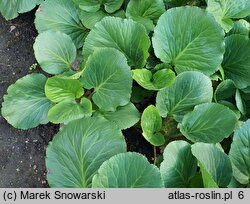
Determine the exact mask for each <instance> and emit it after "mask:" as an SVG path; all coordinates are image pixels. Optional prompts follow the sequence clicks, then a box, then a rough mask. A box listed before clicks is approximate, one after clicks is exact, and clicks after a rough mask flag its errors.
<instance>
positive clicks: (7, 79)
mask: <svg viewBox="0 0 250 204" xmlns="http://www.w3.org/2000/svg"><path fill="white" fill-rule="evenodd" d="M33 21H34V12H33V13H29V14H23V15H21V16H20V17H18V18H17V19H15V20H12V21H6V20H4V19H3V18H1V16H0V108H1V104H2V101H3V95H4V94H6V91H7V88H8V86H9V85H11V84H13V83H15V81H16V80H17V79H19V78H21V77H23V76H25V75H26V74H29V73H32V72H40V71H41V70H40V69H39V68H37V69H35V70H32V71H31V70H30V69H29V67H30V66H31V65H32V64H34V63H35V62H36V61H35V57H34V54H33V48H32V46H33V43H34V40H35V37H36V35H37V33H36V30H35V27H34V24H33ZM57 131H58V126H55V125H52V124H48V125H43V126H39V127H38V128H34V129H31V130H28V131H22V130H17V129H15V128H13V127H12V126H11V125H9V124H8V123H7V121H6V120H5V119H4V118H3V117H1V115H0V187H5V188H6V187H16V188H18V187H47V186H48V185H47V182H46V168H45V163H44V161H45V151H46V146H47V144H48V142H49V141H50V140H51V138H52V137H53V135H54V134H55V133H56V132H57ZM124 134H125V136H126V141H127V146H128V150H129V151H136V152H140V153H142V154H144V155H145V156H147V157H148V158H149V160H150V161H152V157H153V147H152V146H151V145H149V143H148V142H146V141H145V139H144V138H143V137H142V136H141V134H140V133H139V132H138V131H136V130H135V129H129V130H126V131H124Z"/></svg>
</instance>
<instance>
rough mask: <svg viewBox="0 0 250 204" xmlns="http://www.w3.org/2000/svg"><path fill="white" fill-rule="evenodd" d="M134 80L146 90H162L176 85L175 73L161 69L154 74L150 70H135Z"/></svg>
mask: <svg viewBox="0 0 250 204" xmlns="http://www.w3.org/2000/svg"><path fill="white" fill-rule="evenodd" d="M133 79H134V80H135V81H136V82H137V83H138V84H139V85H140V86H142V87H143V88H145V89H148V90H160V89H163V88H165V87H167V86H170V85H172V84H173V83H174V80H175V73H174V72H173V71H172V70H171V69H161V70H158V71H157V72H155V73H154V74H152V72H151V71H150V70H148V69H135V70H133Z"/></svg>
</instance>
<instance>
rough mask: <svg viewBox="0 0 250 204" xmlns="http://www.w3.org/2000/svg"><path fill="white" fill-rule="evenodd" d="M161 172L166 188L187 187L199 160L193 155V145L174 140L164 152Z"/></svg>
mask: <svg viewBox="0 0 250 204" xmlns="http://www.w3.org/2000/svg"><path fill="white" fill-rule="evenodd" d="M163 156H164V160H163V162H162V163H161V167H160V172H161V176H162V179H163V181H164V184H165V187H166V188H187V187H189V185H190V181H191V178H192V177H193V176H194V175H195V173H196V169H197V160H196V158H195V157H194V156H193V155H192V152H191V145H190V144H189V143H187V142H185V141H174V142H171V143H170V144H168V145H167V147H166V148H165V150H164V153H163Z"/></svg>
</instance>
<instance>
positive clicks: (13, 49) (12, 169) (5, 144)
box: [0, 13, 57, 187]
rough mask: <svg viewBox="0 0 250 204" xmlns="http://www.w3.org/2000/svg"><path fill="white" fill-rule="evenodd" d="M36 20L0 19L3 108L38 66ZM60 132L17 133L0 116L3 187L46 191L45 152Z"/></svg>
mask: <svg viewBox="0 0 250 204" xmlns="http://www.w3.org/2000/svg"><path fill="white" fill-rule="evenodd" d="M33 20H34V13H32V14H25V15H22V16H21V17H19V18H18V19H15V20H13V21H5V20H4V19H3V18H1V17H0V107H1V104H2V100H3V95H4V94H5V93H6V90H7V88H8V86H9V85H10V84H12V83H14V82H15V81H16V80H17V79H19V78H21V77H23V76H25V75H26V74H28V73H30V72H31V71H30V70H29V67H30V66H31V65H32V64H33V63H35V58H34V55H33V48H32V46H33V42H34V39H35V36H36V35H37V34H36V31H35V28H34V25H33ZM56 131H57V126H54V125H51V124H49V125H45V126H40V127H38V128H34V129H31V130H28V131H21V130H17V129H15V128H13V127H11V126H10V125H9V124H8V123H7V122H6V121H5V119H4V118H3V117H1V115H0V187H46V186H47V183H46V173H45V172H46V171H45V164H44V154H45V148H46V146H47V143H48V141H49V140H50V139H51V137H52V136H53V135H54V133H55V132H56Z"/></svg>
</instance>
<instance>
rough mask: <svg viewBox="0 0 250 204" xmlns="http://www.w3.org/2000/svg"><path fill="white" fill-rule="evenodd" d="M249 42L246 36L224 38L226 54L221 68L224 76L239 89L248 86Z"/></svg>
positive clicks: (249, 67)
mask: <svg viewBox="0 0 250 204" xmlns="http://www.w3.org/2000/svg"><path fill="white" fill-rule="evenodd" d="M249 53H250V40H249V38H248V37H247V36H243V35H231V36H229V37H227V38H226V52H225V55H224V59H223V63H222V67H223V69H224V71H225V76H226V78H228V79H232V80H233V81H234V83H235V85H236V86H237V87H238V88H240V89H243V88H246V87H247V86H250V77H249V76H250V55H249Z"/></svg>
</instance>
